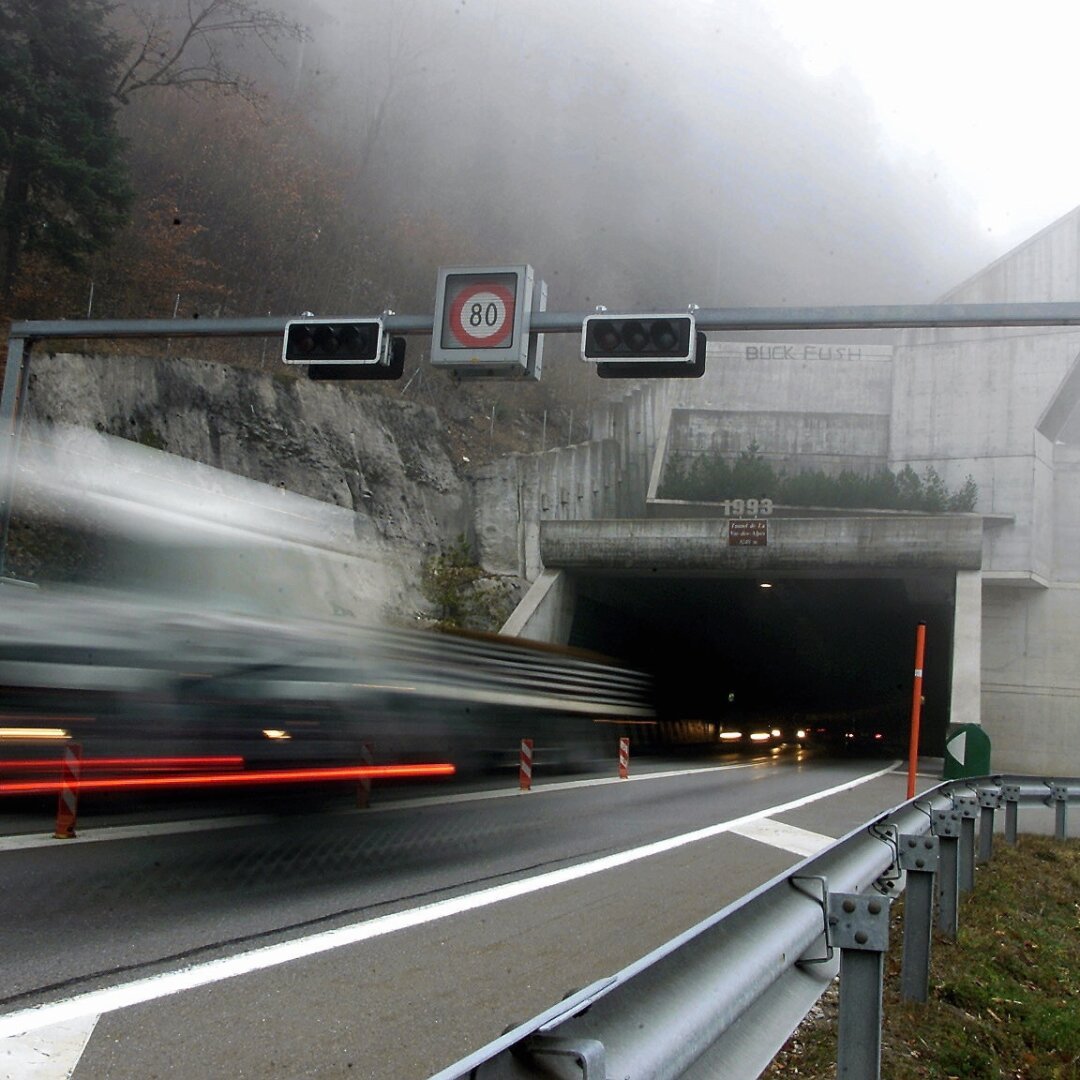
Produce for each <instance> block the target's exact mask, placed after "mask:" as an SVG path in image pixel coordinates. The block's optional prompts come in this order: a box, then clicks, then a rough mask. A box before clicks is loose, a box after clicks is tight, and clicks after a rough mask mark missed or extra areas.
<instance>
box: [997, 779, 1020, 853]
mask: <svg viewBox="0 0 1080 1080" xmlns="http://www.w3.org/2000/svg"><path fill="white" fill-rule="evenodd" d="M1001 801H1002V802H1003V803H1004V804H1005V843H1006V844H1015V843H1016V825H1017V819H1018V818H1019V814H1020V785H1019V784H1002V785H1001Z"/></svg>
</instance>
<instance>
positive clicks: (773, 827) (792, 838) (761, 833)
mask: <svg viewBox="0 0 1080 1080" xmlns="http://www.w3.org/2000/svg"><path fill="white" fill-rule="evenodd" d="M730 831H731V832H733V833H737V834H738V835H739V836H745V837H747V838H748V839H750V840H757V841H758V842H759V843H762V844H768V845H769V846H770V847H775V848H781V849H782V850H783V851H790V852H792V853H793V854H795V855H816V854H817V853H818V852H819V851H824V850H825V848H827V847H828V846H829V845H830V844H832V843H834V842H835V840H836V837H835V836H826V835H825V834H824V833H816V832H811V831H810V830H809V829H800V828H799V827H798V826H797V825H786V824H785V823H784V822H782V821H771V820H770V819H769V818H762V819H761V820H760V821H750V822H747V823H746V824H745V825H739V826H738V827H737V828H734V829H731V830H730Z"/></svg>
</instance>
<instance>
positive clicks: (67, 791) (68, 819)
mask: <svg viewBox="0 0 1080 1080" xmlns="http://www.w3.org/2000/svg"><path fill="white" fill-rule="evenodd" d="M81 771H82V747H81V746H79V745H78V743H69V744H68V745H67V746H65V747H64V759H63V761H62V762H61V765H60V797H59V799H58V800H57V804H56V831H55V832H54V833H53V836H54V837H55V838H56V839H57V840H74V839H75V818H76V816H77V815H78V812H79V774H80V773H81Z"/></svg>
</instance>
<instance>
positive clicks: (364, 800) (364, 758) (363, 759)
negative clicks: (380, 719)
mask: <svg viewBox="0 0 1080 1080" xmlns="http://www.w3.org/2000/svg"><path fill="white" fill-rule="evenodd" d="M360 764H361V765H374V764H375V755H374V754H373V753H372V746H371V743H369V742H363V743H361V744H360ZM356 805H357V808H358V809H360V810H366V809H367V808H368V806H370V805H371V777H369V776H364V777H361V778H360V781H359V783H358V784H357V787H356Z"/></svg>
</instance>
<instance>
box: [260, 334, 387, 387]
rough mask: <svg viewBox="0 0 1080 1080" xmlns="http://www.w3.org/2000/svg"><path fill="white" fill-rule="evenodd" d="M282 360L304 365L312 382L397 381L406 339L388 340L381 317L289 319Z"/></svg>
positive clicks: (287, 362)
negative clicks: (306, 366)
mask: <svg viewBox="0 0 1080 1080" xmlns="http://www.w3.org/2000/svg"><path fill="white" fill-rule="evenodd" d="M281 358H282V360H284V361H285V363H286V364H307V365H308V378H310V379H313V380H315V381H321V382H330V381H344V380H364V379H368V380H370V379H400V378H401V374H402V372H403V370H404V366H405V339H404V338H390V337H389V336H388V335H387V334H386V333H385V331H384V329H383V321H382V319H381V318H378V319H315V318H306V319H290V320H289V322H287V323H286V324H285V341H284V344H283V346H282V352H281Z"/></svg>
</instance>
